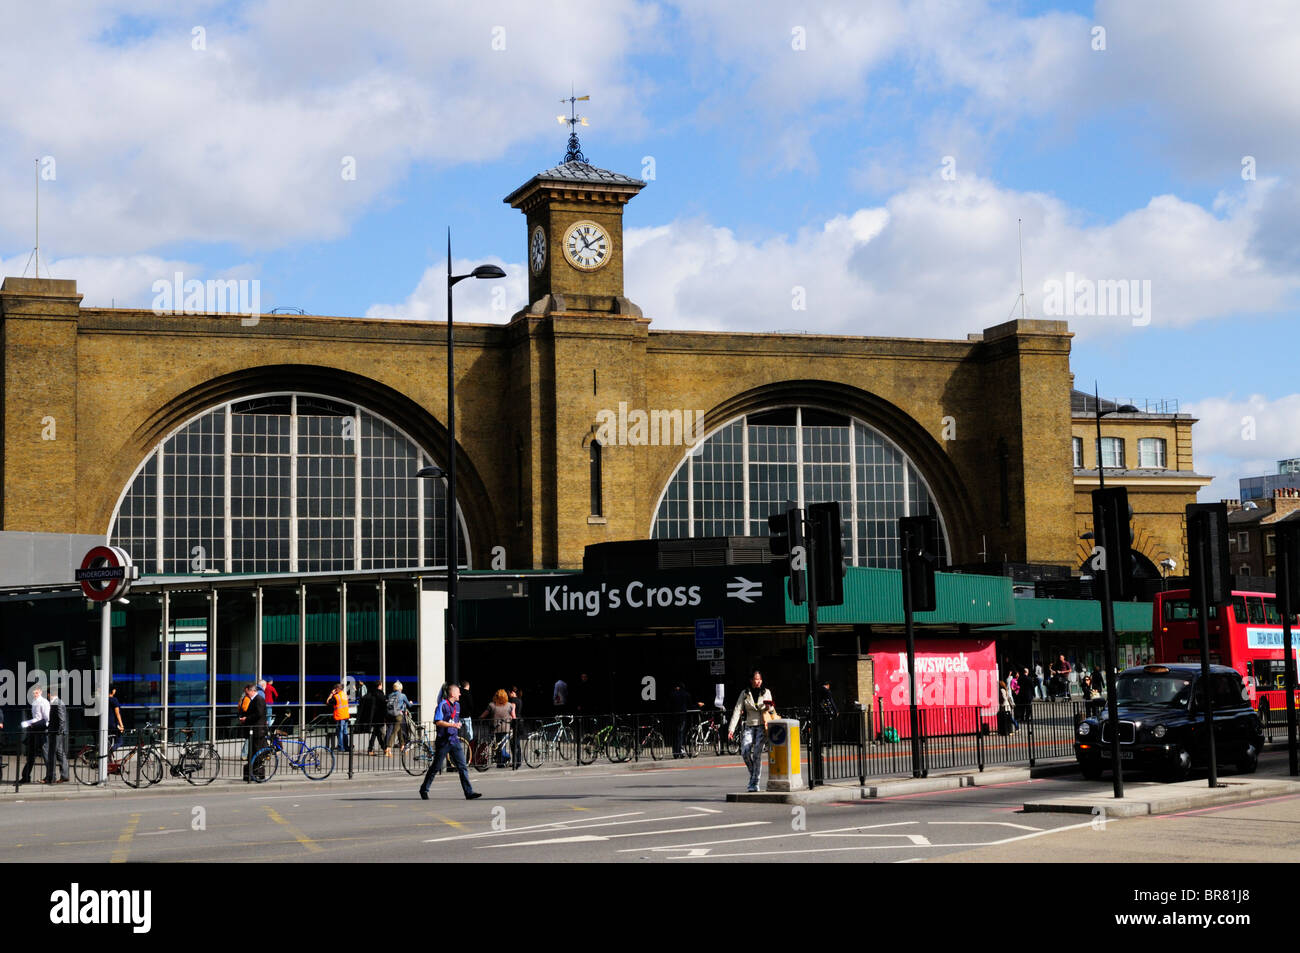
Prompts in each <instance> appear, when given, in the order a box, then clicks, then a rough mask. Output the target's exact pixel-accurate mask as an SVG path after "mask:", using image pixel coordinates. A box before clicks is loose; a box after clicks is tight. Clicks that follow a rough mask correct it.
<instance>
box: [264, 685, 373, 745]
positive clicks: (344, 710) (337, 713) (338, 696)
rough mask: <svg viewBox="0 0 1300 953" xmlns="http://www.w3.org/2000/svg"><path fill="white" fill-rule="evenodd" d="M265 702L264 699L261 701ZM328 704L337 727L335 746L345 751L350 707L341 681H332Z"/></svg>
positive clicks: (350, 712)
mask: <svg viewBox="0 0 1300 953" xmlns="http://www.w3.org/2000/svg"><path fill="white" fill-rule="evenodd" d="M262 704H263V705H265V704H266V702H265V701H263V702H262ZM328 704H329V706H330V707H331V708H332V709H333V710H334V724H335V726H336V727H337V729H338V730H337V732H336V734H335V746H337V747H338V750H339V751H347V750H348V748H349V747H350V746H349V744H348V719H349V718H351V717H352V709H351V707H350V706H349V705H348V693H347V692H346V691H344V690H343V683H342V682H335V683H334V690H333V691H332V692H330V697H329V702H328Z"/></svg>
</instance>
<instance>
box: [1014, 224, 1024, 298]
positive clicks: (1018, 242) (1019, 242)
mask: <svg viewBox="0 0 1300 953" xmlns="http://www.w3.org/2000/svg"><path fill="white" fill-rule="evenodd" d="M1016 248H1018V249H1019V251H1020V320H1021V321H1023V320H1025V244H1024V242H1023V241H1022V240H1021V237H1020V219H1016Z"/></svg>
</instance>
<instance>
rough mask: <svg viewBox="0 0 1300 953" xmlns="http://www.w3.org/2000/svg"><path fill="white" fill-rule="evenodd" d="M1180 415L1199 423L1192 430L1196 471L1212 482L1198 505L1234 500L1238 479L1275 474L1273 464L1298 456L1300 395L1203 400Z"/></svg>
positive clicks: (1275, 467) (1189, 405) (1237, 491)
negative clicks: (1183, 414) (1211, 479)
mask: <svg viewBox="0 0 1300 953" xmlns="http://www.w3.org/2000/svg"><path fill="white" fill-rule="evenodd" d="M1182 410H1183V412H1184V413H1189V414H1191V415H1192V416H1193V417H1196V418H1198V421H1197V423H1196V425H1195V426H1194V427H1193V428H1192V447H1193V451H1194V453H1195V455H1196V456H1195V462H1196V469H1197V471H1198V472H1200V473H1209V474H1213V475H1214V478H1215V479H1214V482H1213V483H1211V484H1210V485H1209V486H1208V487H1206V488H1205V489H1204V490H1202V491H1201V492H1200V499H1201V500H1202V501H1205V502H1212V501H1215V500H1234V499H1237V498H1238V497H1239V496H1240V486H1239V484H1238V482H1237V481H1238V480H1239V479H1241V478H1242V477H1252V476H1262V475H1263V474H1266V473H1274V472H1276V471H1277V461H1278V460H1283V459H1286V458H1289V457H1296V456H1300V431H1298V430H1297V428H1296V421H1300V394H1287V395H1285V396H1282V397H1277V398H1268V397H1265V396H1263V395H1262V394H1251V395H1249V396H1247V397H1240V398H1238V397H1207V398H1205V399H1204V400H1198V401H1194V402H1192V403H1190V404H1184V405H1183V407H1182Z"/></svg>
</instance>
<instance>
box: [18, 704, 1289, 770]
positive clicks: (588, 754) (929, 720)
mask: <svg viewBox="0 0 1300 953" xmlns="http://www.w3.org/2000/svg"><path fill="white" fill-rule="evenodd" d="M1096 704H1097V703H1095V702H1082V701H1035V702H1034V703H1033V704H1032V705H1029V706H1025V707H1022V708H1020V709H1018V710H1017V712H1016V713H1015V714H1016V720H1017V723H1016V724H1015V725H1014V727H1013V725H1012V724H1011V722H1009V721H1008V720H1006V719H1005V718H1003V719H1002V722H1001V724H1000V723H999V718H998V716H997V715H996V714H994V713H987V712H985V711H983V710H981V709H980V708H978V707H974V706H957V707H945V708H933V707H931V708H922V709H921V710H920V711H919V712H918V714H919V717H920V739H921V745H920V748H921V752H920V755H921V761H920V764H919V765H917V766H916V767H917V770H918V771H919V772H920V773H921V774H926V773H928V772H930V771H935V770H941V769H946V768H974V769H978V770H983V769H984V768H985V767H986V766H988V765H996V764H1017V763H1026V762H1027V763H1028V764H1030V765H1031V766H1032V765H1034V764H1036V763H1037V762H1038V761H1040V760H1046V759H1056V758H1070V757H1072V756H1073V753H1074V749H1073V740H1074V729H1075V726H1076V725H1077V724H1078V723H1079V721H1080V720H1082V719H1083V718H1084V717H1085V715H1087V714H1090V713H1091V711H1092V709H1094V708H1095V707H1096ZM781 714H782V715H783V716H784V717H787V718H797V719H799V721H800V722H801V726H802V736H801V737H802V745H803V748H804V752H803V753H804V755H805V756H807V757H809V760H810V761H811V762H813V767H814V768H815V769H816V770H815V771H814V772H813V773H814V775H815V776H814V783H820V782H822V781H836V780H851V779H855V778H856V779H859V780H860V781H862V782H865V780H866V778H868V777H883V776H889V775H900V774H901V775H906V774H911V773H912V772H913V764H912V745H911V723H910V717H909V712H908V711H907V709H902V710H897V711H885V710H883V709H882V708H880V707H877V708H876V709H874V710H868V711H850V712H842V713H839V714H837V715H834V716H821V717H818V718H817V720H816V724H815V725H814V723H813V721H812V716H811V715H810V713H809V712H808V711H807V710H801V709H797V708H796V709H783V710H782V712H781ZM728 716H729V712H725V711H719V710H717V709H707V710H702V711H692V712H685V713H675V712H673V713H657V714H627V715H564V716H559V717H551V718H522V719H515V720H513V721H511V722H510V723H509V725H508V730H506V731H498V730H496V729H497V728H498V727H505V726H504V725H502V726H498V725H496V724H494V723H493V722H492V720H491V719H488V720H480V719H474V720H473V721H472V722H471V724H472V728H471V730H470V731H465V730H462V736H463V737H462V739H461V751H462V753H463V754H464V757H465V761H466V764H467V765H468V766H469V767H470V770H471V771H475V770H477V771H500V770H521V769H527V768H539V767H544V766H578V765H587V764H593V763H612V764H622V763H627V762H644V761H649V762H655V761H672V760H674V759H689V758H696V757H720V756H721V757H732V758H734V757H738V756H739V753H740V752H739V748H740V745H739V732H737V737H736V738H735V739H728V738H727V727H728V720H729V718H728ZM999 729H1001V730H999ZM814 730H815V731H816V733H817V735H818V737H817V739H816V742H817V748H816V749H815V750H816V756H815V757H814V747H813V745H814V739H813V732H814ZM1281 731H1282V733H1283V736H1284V735H1285V726H1283V727H1282V729H1281ZM471 732H472V737H465V736H469V735H470V734H471ZM48 742H49V737H48V736H46V735H44V734H43V733H42V734H39V735H33V734H30V733H27V732H0V783H3V784H15V785H17V784H18V783H19V782H20V780H21V778H22V772H23V768H24V766H25V765H26V763H27V761H28V755H29V753H31V754H33V755H34V757H33V758H32V759H31V760H32V768H31V771H30V783H37V782H39V781H43V780H45V779H46V778H47V776H48V775H49V769H48V768H47V757H48ZM114 743H115V746H114V747H113V749H112V751H111V752H110V754H109V756H108V757H107V758H106V759H101V758H100V757H99V755H98V746H97V737H96V736H95V735H94V734H93V733H89V732H78V733H73V734H72V735H71V736H67V741H66V744H64V746H63V750H64V751H65V753H66V757H67V763H68V772H67V779H68V782H69V783H73V784H96V783H98V777H99V770H100V766H101V762H102V763H103V765H104V767H105V769H106V771H107V775H108V782H109V783H110V784H114V785H119V784H120V785H127V786H129V787H148V786H150V785H152V784H158V783H169V784H177V783H179V784H185V783H190V784H195V785H202V784H207V783H210V782H211V781H214V780H217V779H224V780H227V781H249V782H250V783H251V782H253V781H269V780H272V779H274V780H276V781H285V780H294V779H297V780H302V781H310V780H323V779H324V778H327V777H332V778H339V777H344V778H352V777H357V776H374V775H382V774H390V775H393V776H394V777H402V776H411V777H422V776H423V775H424V774H425V772H426V771H427V770H428V768H429V767H430V765H431V764H432V761H433V758H434V756H435V752H436V732H435V730H434V726H433V725H432V724H431V723H421V722H417V721H414V720H409V719H404V720H402V721H400V722H394V721H385V722H382V723H379V724H356V723H350V724H349V727H348V732H347V737H346V739H345V740H344V742H343V743H342V744H340V741H339V737H338V729H337V725H336V724H334V723H333V722H332V721H326V720H323V719H318V720H316V721H314V722H310V723H308V724H307V725H305V726H295V725H292V724H280V725H273V726H271V727H270V728H268V729H261V730H259V729H249V728H245V727H224V728H203V729H195V730H193V731H191V730H189V729H184V728H173V729H171V730H169V731H168V732H167V737H166V739H165V741H164V739H163V737H162V735H161V732H159V731H158V729H157V728H154V727H145V728H142V729H140V730H138V731H129V732H127V733H126V734H125V735H123V736H119V737H117V738H115V739H114ZM267 748H269V749H272V750H271V751H269V752H268V753H267V754H266V755H265V756H264V757H262V758H261V759H260V760H258V759H256V758H255V760H254V763H253V765H252V773H251V775H250V771H249V768H250V753H251V754H253V755H255V756H256V755H257V753H258V752H259V751H262V750H263V749H267ZM57 753H58V752H57V744H56V751H55V755H56V757H55V770H54V772H53V773H54V776H55V782H56V783H61V776H62V769H61V766H60V764H59V763H58V759H57ZM448 767H450V766H448Z"/></svg>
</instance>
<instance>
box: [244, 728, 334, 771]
mask: <svg viewBox="0 0 1300 953" xmlns="http://www.w3.org/2000/svg"><path fill="white" fill-rule="evenodd" d="M286 744H289V745H296V746H297V753H296V755H295V754H290V753H289V752H288V751H286V750H285V748H284V746H285V745H286ZM281 755H284V758H285V760H286V761H288V762H289V767H291V768H296V769H299V770H301V771H302V773H303V774H305V775H306V776H307V777H308V778H309V779H311V780H312V781H324V780H325V779H326V778H328V777H329V776H330V774H332V773H333V771H334V752H333V751H331V750H330V749H329V748H326V747H325V746H324V745H317V746H316V747H314V748H313V747H309V746H308V744H307V742H305V741H300V740H299V739H297V738H288V737H287V736H286V735H285V733H284V732H283V731H273V732H271V743H270V744H269V745H267V746H266V747H265V748H262V749H261V750H259V751H258V752H257V754H255V755H253V760H252V763H251V764H249V766H248V773H249V777H250V778H251V779H252V780H253V781H254V782H255V783H257V784H265V783H266V782H267V781H269V780H271V778H273V777H275V772H276V771H278V770H279V768H280V756H281Z"/></svg>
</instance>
